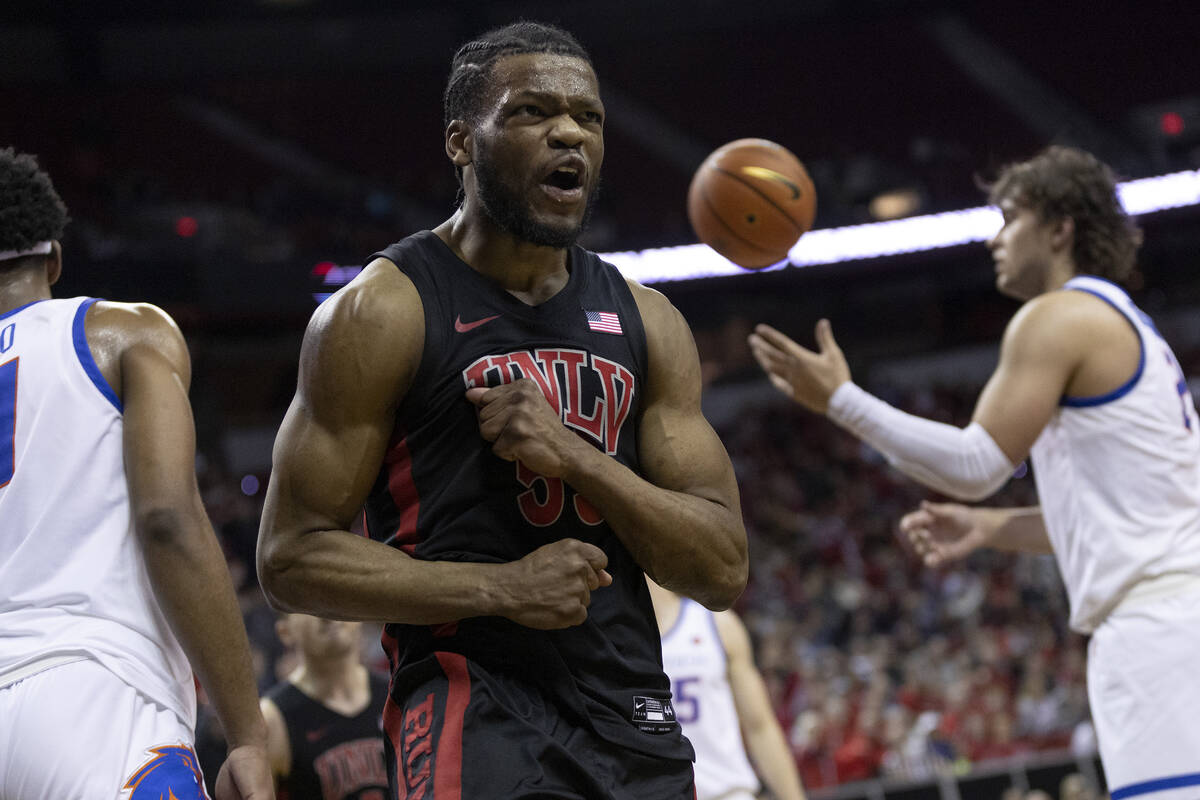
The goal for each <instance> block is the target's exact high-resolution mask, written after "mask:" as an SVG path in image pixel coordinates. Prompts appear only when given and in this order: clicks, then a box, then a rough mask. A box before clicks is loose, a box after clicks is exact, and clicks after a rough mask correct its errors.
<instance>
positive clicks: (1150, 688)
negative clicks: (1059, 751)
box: [1087, 591, 1200, 800]
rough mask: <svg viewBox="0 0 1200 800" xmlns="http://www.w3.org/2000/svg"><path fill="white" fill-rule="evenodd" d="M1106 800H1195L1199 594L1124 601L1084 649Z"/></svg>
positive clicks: (1199, 772)
mask: <svg viewBox="0 0 1200 800" xmlns="http://www.w3.org/2000/svg"><path fill="white" fill-rule="evenodd" d="M1087 683H1088V699H1089V701H1090V703H1091V707H1092V721H1093V722H1094V724H1095V726H1096V736H1097V739H1098V741H1099V744H1100V760H1101V761H1102V762H1103V764H1104V773H1105V777H1106V779H1107V782H1108V787H1109V793H1110V795H1111V797H1112V800H1124V799H1125V798H1139V800H1140V799H1141V798H1145V800H1197V798H1200V593H1197V592H1195V591H1188V592H1181V593H1178V594H1174V595H1171V596H1167V597H1144V598H1138V599H1136V600H1134V599H1128V600H1126V601H1125V602H1122V603H1121V605H1119V606H1117V608H1116V609H1115V610H1114V611H1113V612H1112V613H1111V614H1109V616H1108V617H1107V618H1106V619H1105V620H1104V622H1103V623H1101V625H1100V627H1099V628H1097V629H1096V632H1095V633H1094V634H1093V635H1092V640H1091V642H1090V643H1089V645H1088V674H1087Z"/></svg>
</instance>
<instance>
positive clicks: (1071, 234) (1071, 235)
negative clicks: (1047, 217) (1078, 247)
mask: <svg viewBox="0 0 1200 800" xmlns="http://www.w3.org/2000/svg"><path fill="white" fill-rule="evenodd" d="M1050 242H1051V244H1053V245H1054V248H1055V249H1056V250H1070V249H1071V247H1072V245H1074V243H1075V220H1074V219H1073V218H1071V217H1060V218H1059V219H1058V221H1056V222H1055V223H1054V224H1053V227H1052V228H1051V229H1050Z"/></svg>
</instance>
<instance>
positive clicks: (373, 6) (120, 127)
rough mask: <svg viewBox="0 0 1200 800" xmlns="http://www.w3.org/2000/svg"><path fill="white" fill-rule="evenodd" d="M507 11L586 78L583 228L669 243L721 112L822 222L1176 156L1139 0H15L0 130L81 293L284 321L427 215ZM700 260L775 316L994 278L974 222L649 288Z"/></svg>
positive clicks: (1172, 45) (1185, 76) (1174, 244)
mask: <svg viewBox="0 0 1200 800" xmlns="http://www.w3.org/2000/svg"><path fill="white" fill-rule="evenodd" d="M517 18H527V19H537V20H543V21H548V22H553V23H556V24H560V25H562V26H563V27H566V28H568V29H569V30H572V31H574V32H575V33H576V34H577V35H578V36H579V38H580V39H581V40H582V41H583V42H584V44H585V46H587V47H588V48H589V50H590V51H591V53H592V55H593V59H594V61H595V64H596V67H597V71H598V73H599V74H600V76H601V82H602V90H603V94H604V99H605V102H606V105H607V106H608V110H609V117H608V120H609V121H608V127H607V144H608V147H607V156H606V161H605V166H604V184H603V189H602V195H601V199H600V202H599V207H598V210H597V213H596V215H595V218H594V224H593V227H592V229H591V230H590V231H589V233H588V234H587V240H586V243H587V244H588V245H589V246H590V247H592V248H594V249H597V250H601V251H606V252H609V251H639V250H642V249H644V248H658V247H670V246H677V245H686V244H689V243H692V242H694V241H695V236H694V234H693V233H692V232H691V230H690V229H689V226H688V223H687V220H686V216H685V214H684V197H685V194H686V190H687V185H688V181H689V179H690V177H691V174H692V172H693V171H694V169H695V168H696V166H697V165H698V164H699V163H700V162H701V160H702V159H703V158H704V156H705V155H706V154H707V153H708V152H710V151H711V150H712V149H713V148H715V147H717V146H718V145H720V144H723V143H725V142H727V141H730V140H732V139H735V138H741V137H745V136H756V137H764V138H768V139H772V140H774V141H777V142H779V143H781V144H783V145H785V146H787V147H788V148H790V149H791V150H792V151H793V152H795V153H796V154H797V155H798V156H799V157H800V158H801V159H802V160H803V161H804V162H805V164H806V165H807V166H808V168H809V171H810V173H811V174H812V176H813V178H814V181H815V183H816V186H817V191H818V196H819V208H818V214H817V223H816V227H817V228H818V229H830V228H839V227H845V226H854V225H863V224H870V223H874V222H877V221H879V220H881V219H889V218H894V217H900V218H904V217H911V216H913V215H924V214H938V213H943V212H951V211H955V210H957V209H962V208H969V207H974V206H978V205H979V204H980V203H981V201H982V195H981V193H980V192H979V190H978V188H977V185H976V180H977V178H979V177H984V178H986V177H987V175H988V174H989V173H990V172H992V171H994V170H995V169H996V168H997V167H998V166H1000V165H1002V164H1003V163H1005V162H1007V161H1010V160H1013V159H1016V158H1022V157H1025V156H1028V155H1030V154H1031V153H1033V152H1035V151H1036V150H1037V149H1039V148H1041V147H1043V146H1045V145H1046V144H1049V143H1055V142H1057V143H1065V144H1073V145H1077V146H1081V147H1085V148H1087V149H1089V150H1092V151H1093V152H1095V153H1096V154H1097V155H1099V156H1101V157H1102V158H1104V159H1105V160H1107V161H1108V162H1109V163H1111V164H1112V165H1113V166H1114V167H1115V168H1116V169H1117V170H1118V171H1119V172H1120V173H1121V174H1122V175H1123V176H1125V177H1129V178H1144V177H1148V176H1154V175H1161V174H1165V173H1170V172H1174V171H1180V170H1196V169H1197V168H1198V167H1200V63H1198V60H1197V57H1196V55H1195V49H1194V39H1195V31H1196V28H1195V25H1194V23H1193V22H1192V21H1191V20H1190V19H1189V15H1188V14H1187V10H1186V4H1182V3H1169V2H1158V1H1157V0H1150V1H1149V2H1127V1H1126V0H1121V1H1120V2H1113V3H1105V4H1103V5H1097V4H1094V3H1087V2H1082V0H1064V2H1056V3H1046V2H1044V1H1042V2H1035V0H1009V1H1008V2H994V1H990V0H989V1H988V2H984V1H982V0H980V1H978V2H972V1H971V0H961V2H950V1H949V0H811V1H801V2H796V1H794V0H793V1H792V2H782V1H767V0H759V1H758V2H755V1H754V0H750V1H749V2H730V1H728V0H690V2H683V1H682V0H659V1H657V2H645V1H643V2H634V1H633V0H608V2H596V3H588V4H582V3H572V4H566V3H550V2H541V1H539V0H528V1H527V2H487V3H484V2H459V3H454V2H431V1H429V0H405V2H382V1H380V0H375V1H371V0H342V1H340V2H334V1H333V0H214V1H213V2H207V3H202V4H201V3H194V4H179V3H164V2H149V0H133V1H132V2H122V3H103V2H100V3H76V2H68V3H37V4H34V3H22V2H18V3H15V4H7V5H5V6H4V8H3V9H0V23H2V24H0V102H3V106H4V108H5V109H6V113H5V114H4V115H2V118H0V140H2V141H3V142H4V143H11V144H14V145H16V146H18V147H19V148H21V149H25V150H29V151H33V152H37V153H39V154H40V155H41V156H42V159H43V163H44V164H45V165H46V166H47V167H48V168H49V169H50V170H51V171H52V173H53V174H54V175H55V176H56V179H57V180H58V181H59V183H60V185H61V187H62V190H63V193H64V196H65V197H66V199H67V201H68V203H69V204H70V205H71V207H72V209H73V210H74V216H75V218H76V221H77V224H76V229H77V230H76V231H75V233H74V234H73V235H75V236H76V237H77V238H78V240H79V241H78V242H77V243H76V247H75V248H74V252H76V253H79V254H80V255H82V256H85V257H86V258H87V259H88V260H89V261H90V262H93V263H96V264H99V265H100V266H101V267H102V269H101V270H98V271H97V272H98V274H102V275H104V280H103V281H98V282H97V281H94V280H92V281H91V282H89V281H83V282H82V283H81V284H80V286H79V288H80V290H87V291H91V292H94V293H101V292H107V293H108V294H115V295H128V296H137V295H138V294H139V293H140V294H146V293H147V292H148V293H149V294H150V295H151V296H152V297H159V298H160V299H161V300H162V301H164V302H169V303H175V304H182V303H187V304H193V305H195V306H196V307H197V309H198V313H202V314H204V315H208V316H209V318H220V317H221V315H223V314H230V313H232V311H233V310H236V311H237V312H238V313H240V314H243V315H247V314H248V315H250V316H253V315H254V313H255V310H257V311H258V312H261V313H266V312H268V311H269V312H271V313H283V314H294V315H296V316H302V315H303V314H305V313H307V311H308V310H309V309H310V308H311V295H312V293H313V291H314V289H315V288H318V287H315V286H314V279H315V278H317V279H319V278H322V277H323V276H325V275H328V274H330V271H331V269H332V268H333V267H343V266H347V265H351V266H352V265H355V264H358V263H360V260H361V258H363V257H364V256H365V255H367V254H369V253H370V252H372V251H373V250H375V249H378V247H379V246H381V245H382V244H383V243H386V242H387V241H391V240H392V239H395V238H399V236H401V235H403V234H405V233H407V232H409V231H410V230H414V229H418V228H420V227H427V226H429V225H432V224H436V223H437V222H438V221H440V219H442V218H444V217H445V216H446V215H447V214H448V213H449V210H450V209H451V208H452V207H453V195H454V182H453V177H452V173H451V171H450V170H449V169H448V167H447V166H446V164H445V161H444V156H443V154H442V146H441V99H440V94H441V90H442V86H443V83H444V79H445V71H446V67H447V64H448V60H449V57H450V55H451V53H452V52H453V50H454V48H455V46H456V45H457V44H459V43H461V42H462V41H465V40H466V39H468V38H469V37H470V36H471V35H473V34H475V33H477V32H479V31H481V30H483V29H486V28H488V27H491V26H493V25H498V24H503V23H505V22H508V21H511V20H513V19H517ZM882 201H889V202H882ZM1197 216H1198V215H1197V212H1196V210H1195V207H1194V206H1186V207H1184V208H1181V209H1178V210H1175V211H1164V212H1162V213H1160V214H1155V215H1152V216H1151V217H1147V219H1146V224H1147V225H1148V226H1149V231H1150V234H1151V235H1150V236H1149V237H1148V243H1149V244H1148V249H1147V259H1146V262H1147V264H1146V270H1145V271H1146V272H1147V275H1146V276H1145V277H1146V283H1147V284H1151V285H1156V286H1160V287H1164V286H1165V287H1166V292H1165V294H1164V297H1168V298H1169V299H1170V300H1172V301H1179V302H1196V301H1200V291H1198V290H1196V289H1195V288H1194V287H1192V286H1191V284H1192V283H1194V281H1192V280H1191V278H1190V276H1189V275H1186V274H1182V273H1183V272H1185V271H1183V270H1179V269H1177V268H1176V266H1175V265H1176V263H1177V262H1176V259H1175V257H1174V254H1175V253H1178V252H1180V251H1181V250H1182V249H1186V248H1192V251H1193V252H1194V246H1195V244H1196V242H1197V238H1198V237H1197V233H1196V229H1197V227H1198V225H1200V223H1198V222H1197ZM1160 225H1161V226H1162V228H1163V232H1162V234H1161V235H1156V234H1158V231H1157V228H1158V227H1159V226H1160ZM155 265H156V266H157V268H154V269H148V268H147V267H148V266H155ZM314 269H315V270H317V273H316V274H315V275H314V272H313V270H314ZM321 270H324V272H321ZM247 275H254V276H255V279H254V280H248V279H247ZM718 284H720V285H721V287H722V288H720V289H717V292H719V293H727V292H728V291H729V290H730V288H731V287H735V289H736V291H737V292H738V293H739V297H740V298H744V302H743V308H757V307H758V306H757V305H756V304H760V305H761V307H762V309H763V313H771V312H770V309H771V308H772V307H773V305H772V304H775V305H777V304H778V299H779V297H780V295H781V293H787V292H791V291H792V290H793V289H794V290H795V292H794V296H795V303H794V310H796V311H797V313H798V314H799V315H800V316H804V315H805V314H808V313H809V312H810V311H812V312H814V313H815V311H816V310H817V308H818V305H819V306H821V307H823V308H826V309H828V308H831V307H832V308H837V307H839V306H840V305H842V304H845V306H846V307H847V308H850V307H855V306H858V307H865V308H872V307H873V306H872V303H883V304H885V305H887V306H888V307H891V306H895V305H903V304H904V303H905V302H910V301H911V302H918V301H919V302H920V305H921V306H922V307H929V306H931V305H934V304H937V305H939V306H951V307H953V306H955V305H964V304H965V305H972V304H974V303H976V302H983V303H990V302H995V301H993V300H987V299H985V298H987V297H989V296H990V295H989V293H990V270H989V269H988V259H987V256H986V252H985V251H984V249H983V248H982V247H979V246H978V245H977V244H972V245H970V246H966V245H963V246H948V247H941V248H936V249H935V250H934V251H933V252H931V253H926V254H924V255H922V254H909V255H903V254H901V255H895V256H888V257H882V258H880V257H856V256H854V255H851V256H849V257H847V258H846V259H843V260H837V261H835V262H833V263H831V264H827V265H825V266H818V267H813V268H811V269H805V270H782V271H780V272H779V273H778V274H755V275H748V274H747V275H742V274H736V275H735V276H734V277H730V278H727V279H725V278H722V279H714V280H711V281H710V280H694V281H682V282H678V283H677V284H675V285H672V286H671V287H670V289H669V290H668V291H670V293H671V294H672V297H673V299H676V300H677V302H678V303H679V304H680V305H681V307H684V308H685V310H687V311H689V312H690V313H691V314H692V315H694V316H696V318H697V319H703V318H705V315H707V314H710V313H715V312H711V311H710V309H711V307H712V306H713V304H712V303H711V302H710V294H711V293H712V292H713V290H714V288H716V286H717V285H718ZM264 287H271V291H269V292H267V291H265V290H264ZM874 297H878V299H877V300H872V299H871V298H874ZM898 298H899V299H898ZM905 298H909V300H907V301H906V300H905ZM810 304H811V308H810V307H809V305H810ZM1150 304H1151V305H1153V302H1151V303H1150ZM774 313H781V312H774ZM867 316H870V317H872V318H879V314H878V313H875V314H870V313H868V314H867ZM892 316H893V315H891V314H885V315H884V317H885V318H888V319H891V317H892ZM926 316H929V315H928V314H927V315H926ZM937 316H938V317H939V318H940V319H943V320H945V319H946V318H947V316H948V313H947V312H945V311H942V312H939V313H938V314H937ZM949 316H953V314H949ZM970 316H972V317H975V318H978V317H979V316H980V315H979V314H976V313H972V314H971V315H970ZM983 316H985V317H986V316H987V315H986V314H984V315H983ZM1001 316H1002V315H1001ZM976 327H979V328H980V331H981V333H980V335H984V336H986V335H991V334H992V333H994V331H993V330H992V328H993V327H994V326H988V325H982V326H976ZM947 330H948V332H949V333H948V335H950V336H953V335H961V333H962V331H961V330H960V326H958V325H956V324H950V325H949V328H948V329H947ZM939 335H940V334H939ZM935 338H936V337H935Z"/></svg>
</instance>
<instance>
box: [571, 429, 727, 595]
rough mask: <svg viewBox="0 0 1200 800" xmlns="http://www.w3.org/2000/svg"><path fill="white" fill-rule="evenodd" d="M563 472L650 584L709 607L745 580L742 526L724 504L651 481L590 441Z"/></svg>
mask: <svg viewBox="0 0 1200 800" xmlns="http://www.w3.org/2000/svg"><path fill="white" fill-rule="evenodd" d="M564 479H565V480H566V482H567V483H569V484H570V485H571V486H572V487H573V488H574V489H575V490H576V491H578V492H580V493H581V494H582V495H583V496H584V497H585V498H587V500H588V501H589V502H590V503H592V505H594V506H595V507H596V509H597V510H598V511H599V512H600V513H601V515H602V516H603V517H604V519H605V521H607V522H608V524H609V525H610V526H611V527H612V529H613V531H614V532H615V533H616V534H617V537H618V538H619V539H620V540H621V542H622V543H623V544H624V545H625V547H626V548H627V549H628V550H629V552H630V553H631V554H632V555H633V557H634V559H635V560H636V561H637V562H638V565H639V566H641V567H642V569H644V570H645V571H646V573H647V574H648V575H649V576H650V577H651V578H653V579H654V581H655V582H656V583H658V584H659V585H660V586H663V587H665V588H667V589H671V590H672V591H675V592H678V593H679V594H683V595H686V596H688V597H691V598H693V599H694V600H697V601H698V602H700V603H702V604H704V605H705V606H707V607H708V608H711V609H713V610H721V609H726V608H729V606H731V605H732V604H733V602H734V600H736V599H737V598H738V596H739V595H740V594H741V593H742V590H743V589H744V588H745V586H746V578H747V574H748V569H749V562H748V557H747V552H746V530H745V528H744V527H743V525H742V520H741V517H740V516H739V515H738V514H737V513H736V512H735V511H734V510H733V509H731V508H729V507H728V506H726V505H724V504H722V503H720V502H718V501H716V500H710V499H708V498H704V497H699V496H696V495H692V494H688V493H686V492H678V491H671V490H668V489H663V488H660V487H658V486H655V485H653V484H652V483H650V482H649V481H646V480H645V479H643V478H641V477H640V476H638V475H637V474H635V473H634V472H633V471H632V470H630V469H628V468H627V467H625V466H623V465H622V464H620V463H619V462H617V461H615V460H614V459H612V458H610V457H608V456H606V455H604V454H603V453H600V452H599V451H597V450H595V449H594V448H591V447H587V448H585V449H581V451H580V452H579V454H578V455H577V457H576V458H574V459H572V460H571V461H570V462H569V464H568V467H567V472H566V474H565V475H564Z"/></svg>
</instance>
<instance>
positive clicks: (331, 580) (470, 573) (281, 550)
mask: <svg viewBox="0 0 1200 800" xmlns="http://www.w3.org/2000/svg"><path fill="white" fill-rule="evenodd" d="M267 522H268V520H267V519H266V518H264V526H265V525H266V524H267ZM503 569H504V565H503V564H481V563H463V562H450V561H420V560H417V559H414V558H411V557H409V556H408V555H406V554H405V553H403V552H401V551H399V550H397V549H395V548H393V547H389V546H387V545H385V544H381V543H379V542H374V541H371V540H370V539H365V538H363V537H362V536H358V535H356V534H353V533H350V532H349V531H341V530H316V531H309V532H303V533H287V534H283V533H273V532H272V531H271V530H269V529H267V528H264V535H263V536H262V537H261V538H260V544H259V553H258V574H259V581H260V582H261V584H262V587H263V590H264V591H265V592H266V595H267V598H268V599H269V600H270V601H271V604H272V605H273V606H274V607H276V608H278V609H281V610H285V611H293V612H300V613H304V614H312V615H314V616H319V617H327V618H330V619H344V620H357V621H363V622H377V623H388V622H402V623H408V624H412V625H435V624H439V623H443V622H455V621H457V620H460V619H466V618H468V617H478V616H490V615H497V614H500V615H502V614H503V613H504V612H505V610H506V609H505V597H506V596H505V593H504V591H503V588H502V587H503V575H502V572H503Z"/></svg>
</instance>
